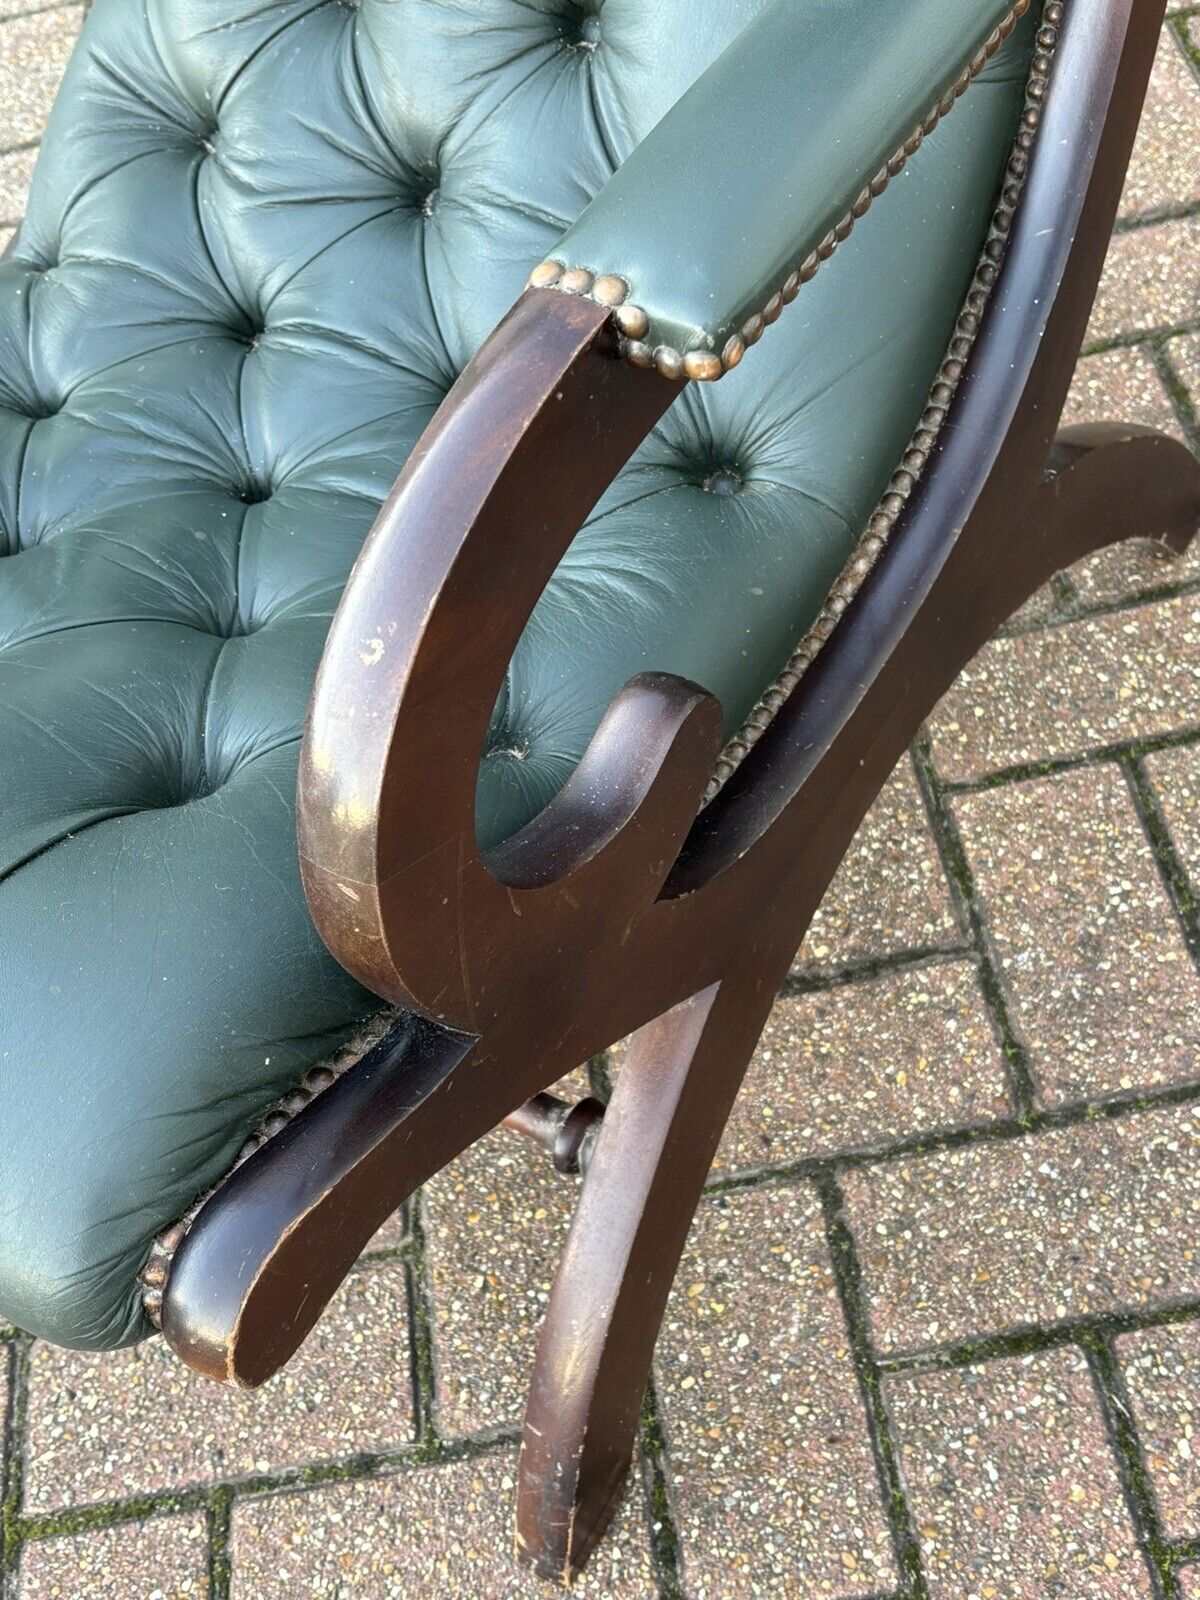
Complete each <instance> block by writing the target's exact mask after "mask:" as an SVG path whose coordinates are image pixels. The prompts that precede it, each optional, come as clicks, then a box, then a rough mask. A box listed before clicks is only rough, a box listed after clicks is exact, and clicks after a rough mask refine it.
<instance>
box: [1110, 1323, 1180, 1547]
mask: <svg viewBox="0 0 1200 1600" xmlns="http://www.w3.org/2000/svg"><path fill="white" fill-rule="evenodd" d="M1117 1353H1118V1355H1119V1356H1120V1359H1121V1363H1122V1366H1123V1367H1124V1369H1125V1379H1126V1382H1127V1384H1128V1387H1129V1394H1130V1398H1131V1400H1132V1402H1133V1415H1134V1421H1135V1422H1136V1424H1137V1428H1138V1433H1139V1436H1140V1438H1141V1442H1142V1449H1143V1451H1144V1453H1145V1457H1146V1466H1147V1469H1148V1471H1149V1474H1150V1481H1151V1483H1152V1484H1153V1487H1154V1495H1155V1499H1156V1500H1157V1502H1158V1509H1159V1514H1160V1515H1161V1517H1162V1525H1163V1532H1164V1533H1165V1535H1166V1537H1167V1538H1168V1539H1191V1538H1194V1537H1195V1535H1196V1534H1198V1533H1200V1323H1196V1322H1184V1323H1179V1324H1177V1325H1176V1326H1174V1327H1166V1328H1149V1329H1147V1330H1146V1331H1145V1332H1143V1333H1135V1334H1129V1335H1128V1336H1127V1337H1126V1338H1124V1339H1120V1340H1118V1342H1117Z"/></svg>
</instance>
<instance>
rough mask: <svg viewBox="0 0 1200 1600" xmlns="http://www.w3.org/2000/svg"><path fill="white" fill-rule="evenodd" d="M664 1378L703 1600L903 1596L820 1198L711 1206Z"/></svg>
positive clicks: (767, 1197) (684, 1521)
mask: <svg viewBox="0 0 1200 1600" xmlns="http://www.w3.org/2000/svg"><path fill="white" fill-rule="evenodd" d="M657 1370H658V1382H659V1389H658V1392H659V1397H660V1402H661V1405H662V1410H663V1416H664V1428H665V1433H666V1441H667V1451H668V1457H669V1461H670V1472H671V1482H672V1503H673V1505H674V1507H675V1514H676V1522H677V1526H678V1528H679V1532H680V1538H681V1543H682V1547H683V1566H684V1586H685V1589H686V1591H687V1593H688V1595H689V1596H691V1597H692V1600H740V1597H742V1596H759V1595H763V1596H767V1595H770V1596H775V1595H780V1594H785V1595H838V1596H842V1597H849V1596H853V1595H863V1594H875V1593H878V1592H879V1591H882V1590H890V1589H891V1588H892V1586H893V1585H894V1583H895V1581H896V1573H895V1567H894V1562H893V1556H892V1551H891V1546H890V1543H889V1539H888V1533H887V1527H886V1524H885V1521H884V1517H883V1512H882V1509H881V1504H880V1491H879V1484H878V1481H877V1478H876V1473H875V1467H874V1464H873V1460H872V1455H871V1450H870V1445H869V1441H868V1436H867V1427H866V1419H865V1415H864V1410H863V1403H862V1399H861V1397H860V1394H859V1389H858V1385H857V1382H856V1379H855V1373H854V1367H853V1364H852V1361H851V1356H850V1350H849V1343H848V1340H847V1336H846V1330H845V1326H844V1324H843V1321H842V1315H841V1311H840V1308H839V1305H838V1300H837V1295H836V1292H835V1288H834V1281H833V1273H832V1269H831V1266H830V1261H829V1255H828V1250H827V1247H826V1243H825V1238H824V1233H823V1230H822V1227H821V1215H820V1207H819V1205H818V1203H817V1200H816V1197H815V1196H814V1195H813V1194H812V1193H811V1192H810V1191H809V1190H807V1189H805V1188H795V1189H792V1188H788V1189H775V1190H760V1191H757V1192H752V1193H747V1194H739V1195H737V1196H736V1197H723V1198H722V1200H721V1201H720V1202H719V1203H717V1202H708V1203H706V1204H705V1205H704V1206H702V1207H701V1210H700V1214H699V1216H698V1217H697V1220H696V1222H695V1224H694V1226H693V1230H692V1236H691V1239H690V1241H689V1244H688V1249H687V1253H686V1255H685V1258H684V1261H683V1265H682V1267H681V1269H680V1273H679V1277H678V1280H677V1282H676V1286H675V1289H674V1292H673V1294H672V1296H671V1302H670V1305H669V1306H668V1309H667V1320H666V1326H665V1329H664V1333H663V1336H662V1338H661V1339H660V1342H659V1354H658V1364H657Z"/></svg>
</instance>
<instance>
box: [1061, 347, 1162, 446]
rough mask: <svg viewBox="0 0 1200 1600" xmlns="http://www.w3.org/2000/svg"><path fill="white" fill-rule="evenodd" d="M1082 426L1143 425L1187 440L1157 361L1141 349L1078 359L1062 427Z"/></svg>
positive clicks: (1110, 351) (1112, 351)
mask: <svg viewBox="0 0 1200 1600" xmlns="http://www.w3.org/2000/svg"><path fill="white" fill-rule="evenodd" d="M1081 422H1139V423H1141V424H1142V425H1143V426H1144V427H1147V428H1161V429H1162V430H1163V431H1164V432H1165V433H1170V434H1174V436H1175V437H1176V438H1177V439H1180V440H1183V442H1184V443H1186V442H1187V441H1186V438H1185V436H1184V432H1183V428H1182V426H1181V425H1180V422H1179V418H1178V417H1177V416H1176V414H1175V408H1174V406H1173V405H1172V404H1171V398H1170V396H1169V395H1168V393H1167V391H1166V389H1165V388H1164V387H1163V381H1162V379H1161V378H1160V377H1159V373H1158V368H1157V367H1156V366H1155V365H1154V359H1153V357H1152V356H1151V355H1150V353H1149V351H1148V350H1145V349H1143V348H1142V347H1141V346H1140V345H1133V346H1130V347H1128V348H1126V347H1118V348H1117V349H1115V350H1104V351H1102V352H1101V353H1100V354H1099V355H1097V356H1085V357H1084V358H1083V360H1082V361H1080V363H1079V365H1078V366H1077V367H1076V368H1075V376H1074V379H1073V380H1072V383H1071V389H1070V393H1069V394H1068V395H1067V403H1066V405H1065V406H1064V407H1063V414H1062V426H1063V427H1064V428H1067V427H1074V426H1075V425H1076V424H1077V423H1081Z"/></svg>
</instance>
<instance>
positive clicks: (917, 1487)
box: [886, 1349, 1154, 1600]
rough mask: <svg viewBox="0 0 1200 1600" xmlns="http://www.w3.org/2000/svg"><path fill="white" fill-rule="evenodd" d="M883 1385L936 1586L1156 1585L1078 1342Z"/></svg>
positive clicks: (938, 1594)
mask: <svg viewBox="0 0 1200 1600" xmlns="http://www.w3.org/2000/svg"><path fill="white" fill-rule="evenodd" d="M886 1392H887V1399H888V1402H889V1405H890V1407H891V1411H892V1416H893V1418H894V1420H895V1425H896V1431H897V1434H898V1437H899V1443H900V1451H901V1461H902V1465H903V1469H904V1478H905V1482H906V1484H907V1486H908V1492H909V1497H910V1505H911V1508H912V1513H913V1517H914V1520H915V1522H916V1524H917V1527H918V1530H919V1534H920V1540H921V1556H922V1564H923V1566H924V1570H925V1576H926V1581H927V1583H928V1586H929V1594H930V1596H931V1600H1049V1597H1052V1596H1053V1597H1061V1600H1131V1597H1133V1596H1135V1595H1137V1596H1143V1595H1144V1596H1149V1595H1151V1594H1153V1592H1154V1591H1153V1590H1152V1588H1151V1586H1150V1581H1149V1576H1148V1573H1147V1570H1146V1567H1145V1564H1144V1562H1143V1559H1142V1557H1141V1555H1140V1553H1139V1551H1138V1548H1137V1544H1136V1541H1135V1537H1134V1531H1133V1526H1132V1524H1131V1522H1130V1519H1129V1516H1128V1513H1127V1511H1126V1508H1125V1505H1124V1502H1123V1500H1122V1496H1121V1486H1120V1480H1119V1478H1118V1476H1117V1470H1116V1466H1115V1464H1114V1462H1113V1459H1112V1456H1111V1453H1110V1451H1109V1448H1108V1443H1107V1439H1106V1436H1105V1430H1104V1423H1103V1421H1102V1419H1101V1416H1100V1414H1099V1409H1098V1406H1097V1404H1096V1398H1095V1393H1094V1390H1093V1388H1092V1385H1091V1382H1090V1379H1089V1375H1088V1370H1087V1363H1086V1362H1085V1361H1084V1359H1083V1356H1082V1355H1081V1354H1080V1352H1079V1351H1078V1350H1071V1349H1067V1350H1056V1351H1051V1352H1048V1353H1045V1354H1042V1355H1039V1356H1027V1357H1024V1358H1023V1359H1019V1360H1009V1361H996V1362H992V1363H990V1364H989V1365H987V1366H977V1367H960V1368H958V1369H957V1370H955V1371H951V1372H939V1373H929V1374H923V1375H922V1376H920V1377H906V1378H898V1379H893V1380H891V1381H889V1382H888V1384H887V1391H886Z"/></svg>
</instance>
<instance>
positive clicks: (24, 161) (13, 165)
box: [0, 150, 37, 226]
mask: <svg viewBox="0 0 1200 1600" xmlns="http://www.w3.org/2000/svg"><path fill="white" fill-rule="evenodd" d="M36 160H37V151H36V150H12V151H10V152H9V153H8V154H7V155H0V223H3V224H5V225H6V226H11V225H13V224H15V223H18V222H20V220H21V218H22V217H23V216H24V215H25V196H26V194H28V192H29V180H30V178H31V177H32V176H33V164H34V162H35V161H36Z"/></svg>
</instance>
